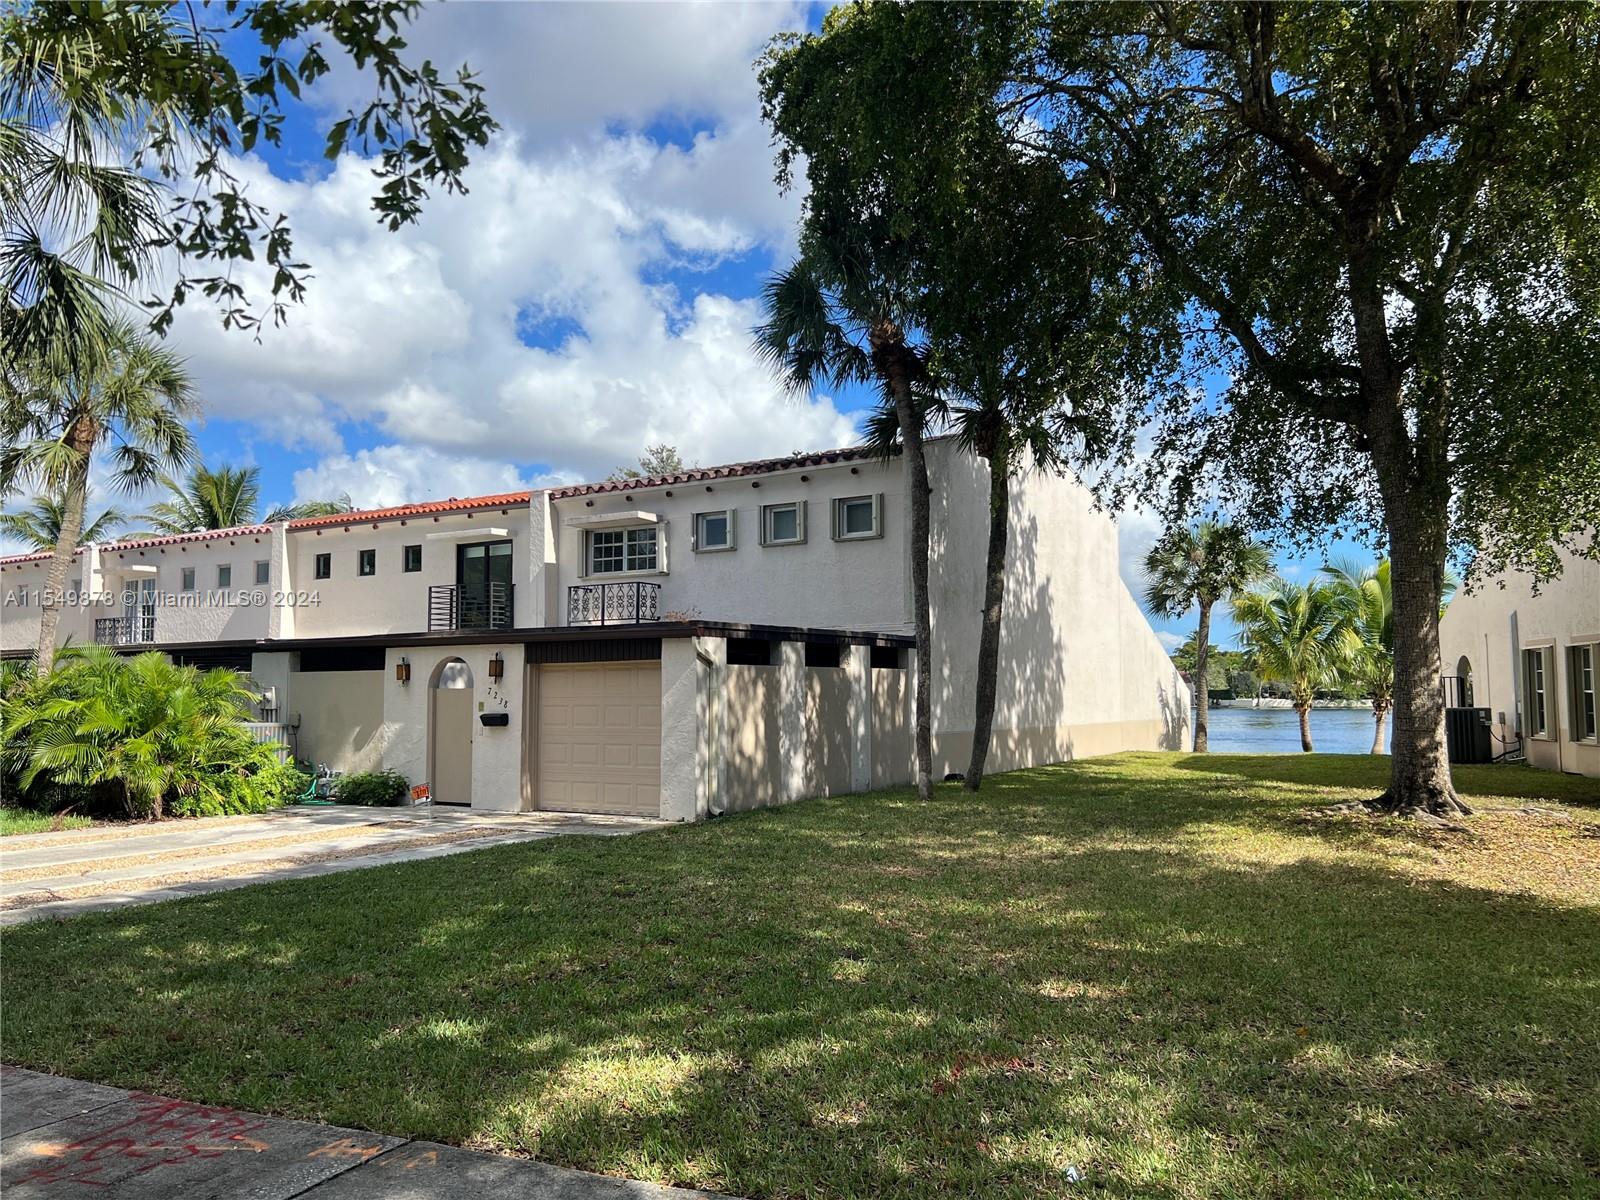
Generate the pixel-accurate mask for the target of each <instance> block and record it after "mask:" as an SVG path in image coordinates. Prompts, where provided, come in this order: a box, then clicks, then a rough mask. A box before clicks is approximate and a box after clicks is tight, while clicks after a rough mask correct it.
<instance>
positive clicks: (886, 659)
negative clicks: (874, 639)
mask: <svg viewBox="0 0 1600 1200" xmlns="http://www.w3.org/2000/svg"><path fill="white" fill-rule="evenodd" d="M867 665H868V666H870V667H871V668H872V669H873V670H874V671H904V670H905V669H906V652H905V651H904V650H902V649H900V647H898V646H874V647H872V649H871V650H870V651H868V655H867Z"/></svg>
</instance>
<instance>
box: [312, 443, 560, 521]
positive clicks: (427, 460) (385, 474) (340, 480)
mask: <svg viewBox="0 0 1600 1200" xmlns="http://www.w3.org/2000/svg"><path fill="white" fill-rule="evenodd" d="M572 482H575V480H574V479H573V478H572V477H570V476H567V475H560V474H555V475H540V476H538V477H535V478H525V477H524V476H522V475H520V474H519V473H518V472H517V470H516V468H514V467H511V466H509V465H507V464H505V463H498V462H494V461H492V460H488V459H482V458H473V457H456V456H452V455H448V454H441V453H439V452H438V451H437V450H430V449H427V448H418V447H414V446H397V445H387V446H373V447H371V448H370V449H366V450H358V451H357V452H356V453H354V454H336V455H331V456H329V457H327V458H324V459H323V460H322V461H321V462H319V463H318V464H317V465H316V466H314V467H308V468H306V469H305V470H303V471H296V472H295V476H294V499H295V500H296V501H303V500H324V499H334V498H336V497H338V496H339V495H341V494H342V493H346V492H348V493H349V494H350V496H351V498H352V499H353V500H354V501H355V503H356V506H357V507H359V508H386V507H388V506H390V505H395V504H406V503H410V502H413V501H422V500H444V499H448V498H450V497H453V496H487V495H493V494H495V493H497V492H518V491H522V490H524V489H526V488H530V487H546V486H553V485H556V484H560V483H572Z"/></svg>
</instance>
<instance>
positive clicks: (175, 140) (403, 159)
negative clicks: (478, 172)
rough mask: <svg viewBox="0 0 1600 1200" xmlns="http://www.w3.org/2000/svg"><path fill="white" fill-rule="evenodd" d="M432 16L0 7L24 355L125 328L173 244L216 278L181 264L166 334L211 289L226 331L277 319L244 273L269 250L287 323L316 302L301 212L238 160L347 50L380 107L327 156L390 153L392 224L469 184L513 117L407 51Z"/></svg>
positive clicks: (288, 6)
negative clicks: (121, 302) (115, 305)
mask: <svg viewBox="0 0 1600 1200" xmlns="http://www.w3.org/2000/svg"><path fill="white" fill-rule="evenodd" d="M418 8H419V5H418V3H417V2H416V0H377V2H375V3H369V4H355V5H353V4H341V3H335V2H334V0H309V2H302V0H258V2H256V3H251V4H239V3H235V2H232V0H228V2H224V3H200V4H191V5H170V6H169V5H153V4H151V5H146V4H87V3H84V4H79V3H73V4H21V5H10V6H8V7H7V8H6V9H5V10H4V12H3V14H0V79H3V81H4V82H3V84H0V112H3V113H4V114H5V115H4V117H3V118H0V189H3V194H0V199H3V200H4V204H3V206H0V207H3V209H4V213H5V215H4V218H3V222H4V245H3V249H0V278H3V280H4V285H5V296H6V301H5V302H6V307H7V309H8V314H7V315H8V318H9V320H8V329H9V332H8V334H7V338H6V345H7V347H8V349H11V348H12V347H14V346H18V347H20V346H26V347H29V348H31V352H33V353H39V354H42V353H44V352H45V351H46V350H47V349H48V348H50V347H52V346H53V347H56V348H57V349H60V348H62V347H64V346H68V345H72V344H81V343H84V342H93V341H94V340H95V338H96V337H97V335H98V333H100V332H102V331H103V330H104V329H106V328H107V327H109V325H110V323H111V321H110V317H109V310H110V307H111V304H112V301H113V299H114V298H115V297H116V296H117V295H118V294H120V293H122V292H123V291H125V290H127V289H129V288H132V287H134V286H135V285H137V284H140V283H148V282H149V277H150V274H151V268H152V266H153V264H154V261H155V256H156V255H157V254H158V253H160V252H161V251H163V250H170V251H173V252H175V253H176V254H177V255H178V256H180V258H181V259H182V260H186V261H187V262H188V263H191V264H195V267H196V269H197V270H198V271H200V272H202V273H197V274H191V273H189V271H188V270H183V271H180V272H179V273H178V275H177V278H176V280H175V282H174V283H173V287H172V291H171V292H170V294H168V295H167V296H166V297H164V298H152V299H151V300H150V301H149V302H148V303H149V306H150V308H151V310H152V312H153V314H154V324H155V327H156V329H157V330H158V331H160V330H164V329H165V328H166V327H167V326H168V325H169V324H170V323H171V320H172V315H173V310H174V309H175V308H176V307H177V306H179V305H181V304H183V303H184V302H185V300H186V299H187V298H188V297H189V296H190V294H191V293H193V292H195V291H196V290H198V291H199V292H200V293H201V294H203V295H204V296H206V297H208V298H209V299H211V300H213V301H215V302H216V303H217V304H218V305H219V306H220V307H221V309H222V313H223V322H224V324H225V325H237V326H243V327H246V328H253V327H255V326H257V325H259V324H260V322H261V320H262V313H261V312H260V311H258V310H255V309H252V307H251V303H250V301H249V299H248V298H247V297H246V295H245V293H244V290H243V287H242V285H241V284H240V283H239V282H238V281H237V280H236V279H235V278H234V274H233V272H232V271H231V270H230V267H231V264H232V263H234V262H236V261H249V260H254V259H257V258H260V259H261V260H262V261H263V262H265V264H266V265H267V266H268V267H269V268H270V269H271V273H272V285H271V295H272V298H271V303H270V312H271V314H272V316H273V317H274V318H275V319H278V320H281V319H282V318H283V316H284V311H285V306H286V304H288V303H294V302H297V301H299V300H300V299H301V298H302V297H303V295H304V293H305V282H306V278H307V271H308V267H309V265H308V264H307V263H304V262H301V261H298V260H297V258H296V256H295V254H294V249H293V238H292V233H291V230H290V228H289V225H288V221H287V219H286V218H285V217H284V216H283V214H281V213H274V212H272V211H271V210H269V209H267V208H265V207H263V206H262V205H261V204H260V203H258V202H257V201H256V200H254V199H253V198H252V197H251V196H250V194H249V192H248V189H247V187H246V186H245V184H244V182H243V181H242V180H241V179H240V178H239V177H238V176H237V175H236V174H235V173H234V169H233V167H232V156H235V155H240V154H248V153H249V152H250V151H252V150H255V149H257V148H258V147H260V146H261V145H278V144H280V142H281V138H282V127H283V121H284V108H285V106H286V104H288V103H290V102H292V101H294V100H297V99H299V98H300V97H301V95H302V92H303V91H304V90H305V89H308V88H310V87H313V86H314V85H315V84H316V83H317V82H318V81H319V80H321V79H323V78H324V77H325V76H326V75H328V73H329V72H330V71H332V70H333V69H334V66H335V63H336V62H338V61H339V60H340V59H341V58H342V59H347V60H348V61H349V62H350V63H351V64H353V65H354V67H355V68H356V70H358V71H360V72H363V73H365V74H366V75H367V76H368V77H369V78H370V80H371V82H372V84H373V91H372V99H371V100H370V101H369V102H368V103H367V104H366V105H364V106H363V107H362V108H360V109H359V110H352V111H350V112H347V113H346V114H345V116H344V117H342V118H341V119H339V120H337V121H335V122H334V123H333V124H332V126H331V127H330V128H329V130H328V136H327V142H326V146H325V153H326V155H327V157H329V158H337V157H338V156H339V155H340V154H342V153H345V152H346V151H355V152H358V153H361V154H363V155H376V156H377V159H378V163H377V166H376V167H375V168H374V172H373V173H374V175H375V176H376V178H377V179H378V180H380V181H381V183H380V186H379V188H378V191H377V194H376V195H375V196H374V197H373V202H372V205H373V210H374V212H375V213H376V214H377V217H378V219H379V220H380V221H381V222H383V223H384V224H386V225H388V227H389V228H390V229H398V228H399V227H400V226H402V225H405V224H408V223H410V222H413V221H415V220H416V219H417V217H418V215H419V214H420V212H421V209H422V203H423V201H424V200H425V199H426V197H427V194H428V189H429V188H430V187H433V186H441V187H443V188H444V189H445V190H446V191H463V190H465V185H464V184H463V182H462V172H463V171H464V170H465V168H466V166H467V156H468V153H469V151H470V150H471V149H472V148H474V147H479V146H483V145H485V144H487V141H488V138H489V135H490V133H491V132H492V131H493V130H494V129H495V127H496V126H495V123H494V121H493V120H492V118H491V117H490V116H489V112H488V109H487V108H486V106H485V104H484V101H483V95H482V88H481V86H480V85H479V84H478V83H477V82H476V80H475V79H474V78H473V76H472V74H471V72H470V71H468V70H467V69H466V68H462V69H460V70H459V71H457V72H456V73H455V75H454V77H453V78H447V77H445V76H443V75H441V73H440V72H439V70H438V68H437V67H435V66H434V64H433V63H432V62H429V61H423V62H422V63H420V64H417V65H413V64H411V63H410V62H408V61H407V60H406V58H405V57H404V55H403V52H404V51H405V49H406V42H405V39H404V38H403V37H401V35H400V28H401V25H402V24H403V23H405V22H409V21H410V20H411V19H412V17H413V16H414V15H415V13H416V11H417V9H418ZM240 44H253V45H255V46H257V47H258V48H259V53H257V54H256V55H255V57H254V59H253V65H251V66H244V67H242V66H241V65H240V62H241V61H250V60H246V59H243V58H241V56H239V55H238V54H237V53H235V54H234V55H232V56H230V54H229V53H228V52H227V50H226V49H225V47H227V46H231V47H234V48H236V47H237V46H239V45H240ZM236 60H238V61H236ZM107 151H109V155H108V154H107ZM188 181H193V183H192V185H190V186H184V187H182V188H181V189H177V188H175V187H174V186H173V185H176V184H179V183H180V182H184V183H186V184H187V182H188ZM60 246H65V247H66V248H65V249H58V248H57V247H60ZM13 339H14V340H13Z"/></svg>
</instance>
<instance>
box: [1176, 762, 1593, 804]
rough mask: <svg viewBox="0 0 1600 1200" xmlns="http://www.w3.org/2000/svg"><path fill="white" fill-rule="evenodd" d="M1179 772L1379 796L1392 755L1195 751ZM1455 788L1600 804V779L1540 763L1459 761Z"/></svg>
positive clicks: (1468, 794) (1474, 794) (1472, 793)
mask: <svg viewBox="0 0 1600 1200" xmlns="http://www.w3.org/2000/svg"><path fill="white" fill-rule="evenodd" d="M1172 765H1173V766H1174V767H1175V768H1176V769H1177V770H1179V771H1184V772H1190V773H1194V774H1201V775H1215V776H1218V777H1223V778H1226V777H1234V778H1238V779H1243V780H1250V781H1252V782H1256V783H1274V784H1288V785H1292V786H1296V787H1300V788H1305V789H1308V790H1314V791H1327V792H1337V791H1349V790H1359V791H1361V792H1363V793H1366V792H1372V793H1373V794H1377V793H1378V792H1381V791H1382V790H1383V789H1384V788H1386V787H1388V786H1389V757H1388V755H1382V754H1372V755H1367V754H1192V755H1186V756H1184V757H1183V758H1180V759H1176V760H1174V762H1173V764H1172ZM1451 774H1452V776H1453V778H1454V780H1455V785H1456V790H1457V791H1459V792H1460V793H1461V795H1462V796H1463V797H1465V798H1466V799H1467V800H1468V801H1469V802H1470V801H1471V800H1472V799H1474V798H1479V797H1488V796H1495V797H1507V798H1512V799H1523V800H1555V801H1559V802H1561V803H1570V804H1600V779H1589V778H1586V777H1584V776H1581V775H1564V774H1562V773H1561V772H1560V771H1544V770H1540V769H1538V768H1537V767H1528V766H1516V765H1509V764H1498V765H1460V764H1458V765H1456V766H1454V767H1452V768H1451Z"/></svg>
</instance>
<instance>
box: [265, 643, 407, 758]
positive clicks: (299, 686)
mask: <svg viewBox="0 0 1600 1200" xmlns="http://www.w3.org/2000/svg"><path fill="white" fill-rule="evenodd" d="M257 657H263V658H264V657H266V656H265V655H259V656H257ZM256 682H257V684H258V685H262V683H263V681H262V680H261V679H260V678H259V677H258V678H257V680H256ZM285 701H287V707H284V705H285ZM278 703H279V712H280V713H285V714H288V716H287V719H289V720H291V721H292V720H295V719H298V720H299V722H300V725H299V728H298V729H297V730H296V731H295V749H296V750H297V752H298V753H299V755H300V757H301V758H303V759H306V760H307V761H309V762H311V763H313V764H319V765H326V766H328V767H331V768H332V769H333V770H335V771H343V772H345V773H347V774H348V773H350V772H352V771H373V770H376V769H377V768H378V767H380V766H383V765H385V763H384V759H385V751H386V750H387V749H388V747H389V744H390V742H391V740H392V738H391V733H392V730H391V728H390V727H389V726H387V725H386V723H385V720H384V695H383V672H382V671H295V672H293V673H292V674H291V675H290V677H289V684H288V687H287V688H286V689H284V690H283V691H280V694H279V701H278Z"/></svg>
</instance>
